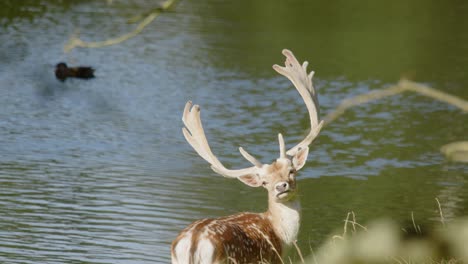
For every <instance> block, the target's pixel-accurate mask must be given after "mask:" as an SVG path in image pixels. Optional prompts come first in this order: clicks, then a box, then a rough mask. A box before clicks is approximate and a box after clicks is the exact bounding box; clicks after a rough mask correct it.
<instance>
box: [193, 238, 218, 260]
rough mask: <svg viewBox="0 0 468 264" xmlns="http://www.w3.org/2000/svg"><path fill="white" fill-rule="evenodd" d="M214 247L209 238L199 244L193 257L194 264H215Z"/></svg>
mask: <svg viewBox="0 0 468 264" xmlns="http://www.w3.org/2000/svg"><path fill="white" fill-rule="evenodd" d="M213 257H214V246H213V244H212V243H211V241H210V240H209V239H207V238H203V239H201V240H200V241H199V242H198V247H197V249H196V251H195V254H194V256H193V260H194V263H199V264H211V263H213V262H214V259H213ZM187 263H188V262H187Z"/></svg>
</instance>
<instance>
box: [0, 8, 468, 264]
mask: <svg viewBox="0 0 468 264" xmlns="http://www.w3.org/2000/svg"><path fill="white" fill-rule="evenodd" d="M7 2H9V1H7ZM238 2H239V3H236V4H234V3H222V2H216V1H199V2H197V3H191V2H188V1H182V2H180V3H179V4H178V5H177V6H176V7H175V8H174V9H173V10H172V11H171V12H168V13H165V14H163V15H162V16H160V17H159V18H157V20H156V21H154V22H153V23H152V24H151V25H150V26H148V27H147V28H146V29H145V30H144V31H143V33H142V34H141V35H139V36H137V37H136V38H133V39H131V40H129V41H127V42H124V43H121V44H119V45H116V46H111V47H106V48H100V49H76V50H73V51H72V52H71V53H68V54H65V53H64V52H63V45H64V44H65V43H66V42H67V39H68V37H69V36H70V35H71V34H72V32H73V31H74V30H75V29H80V32H81V35H82V37H83V38H84V39H87V40H102V39H104V38H107V37H111V36H117V35H120V34H123V33H125V32H128V31H129V30H131V29H132V28H134V26H135V25H133V24H127V23H126V19H128V18H130V17H132V16H134V15H137V14H141V13H145V12H146V11H148V10H150V9H151V8H154V3H152V2H151V1H148V2H145V1H133V2H131V3H123V2H121V1H113V2H112V4H108V3H107V2H106V1H94V2H84V3H81V4H75V3H74V4H69V3H68V4H64V3H62V2H61V1H49V2H48V1H42V2H40V3H37V2H32V3H26V2H25V3H23V4H21V5H20V4H18V3H17V2H16V1H11V3H10V5H12V6H13V7H11V8H10V9H6V10H7V11H5V13H2V14H3V17H2V20H1V21H2V33H1V34H0V58H1V60H0V153H1V154H0V262H1V263H167V262H169V256H170V254H169V248H170V243H171V241H172V239H173V238H174V237H175V236H176V235H177V232H179V231H180V230H181V229H182V228H183V227H184V226H186V225H187V224H188V223H190V222H192V221H194V220H196V219H199V218H203V217H208V216H210V217H211V216H223V215H227V214H230V213H234V212H238V211H244V210H248V211H262V210H265V207H266V194H265V192H264V191H263V190H254V189H251V188H249V187H246V186H244V185H242V184H241V183H240V182H238V181H234V180H229V179H225V178H223V177H221V176H218V175H216V174H215V173H213V172H212V171H211V170H210V169H209V166H208V165H207V164H206V163H205V162H204V160H202V159H201V158H199V157H198V156H197V155H196V154H195V152H194V151H193V150H192V149H191V148H190V146H189V145H188V144H187V143H186V142H185V140H184V138H183V136H182V133H181V127H182V123H181V120H180V117H181V113H182V110H183V106H184V104H185V102H186V101H187V100H193V101H194V102H195V103H197V104H200V105H201V106H202V118H203V120H204V126H205V131H206V133H207V136H208V138H209V141H210V144H211V146H212V149H213V152H214V153H216V154H217V155H218V156H219V157H220V159H221V160H222V161H223V162H224V163H226V165H227V166H229V167H235V168H239V167H244V166H249V164H248V163H247V162H246V161H243V159H242V158H241V156H240V154H239V153H238V152H237V148H238V146H240V145H241V146H243V147H245V148H246V149H247V150H249V152H251V153H253V154H255V156H256V157H258V158H259V159H261V160H263V161H264V162H270V161H271V160H273V159H274V158H276V157H277V154H278V153H277V152H278V146H277V143H276V134H277V133H278V132H282V133H283V134H284V135H285V137H286V141H287V143H288V144H289V145H293V144H295V143H296V142H298V141H299V140H300V139H301V138H302V137H303V136H304V135H305V133H306V132H307V129H308V124H307V122H308V118H307V115H306V109H305V106H304V105H303V103H302V101H301V99H300V96H299V95H298V94H297V92H296V91H295V89H293V88H292V86H291V85H290V83H289V82H288V81H287V80H286V79H285V78H283V77H281V76H278V75H277V74H275V73H274V72H273V70H271V65H272V64H273V63H282V62H283V60H284V59H283V57H282V55H281V53H280V51H281V49H282V48H285V47H286V48H290V49H292V50H293V51H294V52H295V53H296V55H297V56H298V57H299V58H300V60H304V59H307V60H309V61H310V65H311V67H312V68H313V69H314V70H316V72H317V74H316V79H315V85H316V87H317V89H318V91H319V94H320V103H321V110H322V113H328V112H330V111H332V110H333V109H334V107H336V106H337V105H338V103H339V101H340V100H342V99H344V98H347V97H351V96H354V95H357V94H361V93H365V92H367V91H370V90H373V89H379V88H382V87H385V86H386V85H388V84H391V83H394V82H396V81H397V80H398V79H399V78H400V77H402V76H403V77H409V78H413V79H415V80H417V81H420V82H424V83H427V84H429V85H432V86H434V87H436V88H440V89H442V90H444V91H446V92H449V93H453V94H455V95H457V96H460V97H462V98H465V99H467V98H468V93H467V91H468V88H467V87H468V77H467V76H466V69H467V68H468V55H467V54H468V53H466V52H467V51H468V46H466V44H464V43H468V39H467V35H466V34H464V33H463V32H465V31H464V30H465V29H466V25H467V21H468V20H467V19H466V18H465V17H464V15H463V14H464V13H463V10H465V11H466V10H467V8H466V7H464V6H456V8H455V7H452V6H450V5H447V6H436V4H435V3H434V4H432V5H427V6H425V8H422V11H421V10H420V11H421V15H420V16H417V17H413V16H408V15H407V13H408V12H409V13H410V11H408V10H407V9H409V10H411V9H412V8H413V7H412V6H406V4H404V3H400V4H398V3H396V4H395V6H394V7H386V8H383V7H379V6H374V7H372V6H371V7H367V8H368V9H364V10H362V9H359V7H358V6H351V7H348V6H343V7H339V6H338V7H337V6H333V5H331V4H328V3H327V2H325V1H323V3H317V4H305V3H302V4H299V3H295V4H290V5H289V6H283V5H282V4H280V3H276V4H271V3H263V4H260V3H251V2H250V1H244V2H245V3H242V1H238ZM414 5H415V6H414V8H416V4H414ZM420 5H425V4H421V3H420ZM349 8H357V10H361V11H356V12H351V13H349V12H344V11H343V10H347V9H349ZM387 9H388V10H387ZM418 10H419V9H418ZM434 10H437V11H438V12H446V13H450V16H443V15H442V16H441V15H440V14H438V15H437V17H438V18H439V19H441V17H442V18H443V17H446V19H445V20H443V21H437V22H434V23H436V25H437V26H438V27H431V25H432V24H431V21H432V20H431V19H430V18H431V17H432V16H431V12H433V11H434ZM395 12H396V13H395ZM398 12H400V13H398ZM395 14H398V15H395ZM454 16H455V17H457V18H458V20H456V22H454V18H453V17H454ZM390 18H392V19H393V20H392V21H397V22H395V23H394V24H392V25H390V24H388V23H390V22H388V23H387V20H386V19H390ZM390 20H391V19H390ZM428 28H431V30H433V31H429V30H428ZM448 29H450V31H449V30H448ZM457 29H460V30H457ZM434 42H435V43H434ZM59 61H67V62H68V63H69V64H72V65H78V64H82V65H92V66H93V67H95V68H96V69H97V71H96V76H97V77H96V78H95V79H93V80H89V81H83V80H67V81H66V82H64V83H61V82H59V81H57V80H56V79H55V77H54V75H53V69H54V65H55V64H56V63H58V62H59ZM466 124H468V118H467V116H466V114H462V113H460V111H459V110H458V109H456V108H454V107H452V106H448V105H446V104H443V103H439V102H435V101H433V100H431V99H427V98H424V97H421V96H419V95H414V94H404V95H398V96H396V97H394V98H387V99H384V100H383V101H379V102H375V103H370V104H367V105H363V106H360V107H357V108H354V109H352V110H350V111H349V112H348V113H346V114H345V115H344V116H342V117H341V118H340V119H338V120H337V121H335V122H334V123H332V124H331V125H329V126H327V127H326V128H324V129H323V132H322V134H321V136H320V138H319V139H318V140H317V141H316V143H315V144H314V145H313V146H312V149H311V152H310V154H309V162H308V164H307V166H306V167H305V168H304V169H303V170H302V171H301V172H300V180H299V185H300V191H301V202H302V205H303V212H302V213H303V222H302V226H301V232H300V236H299V244H300V246H301V248H302V249H303V253H304V255H308V254H309V253H310V251H309V247H311V246H312V247H314V248H315V247H317V246H318V245H319V244H320V243H322V242H323V241H324V239H325V238H326V237H327V235H329V234H330V233H332V232H341V230H340V228H341V226H342V224H343V219H344V218H345V217H346V214H347V212H348V211H354V212H355V213H356V215H357V217H358V221H360V222H362V223H366V221H368V220H370V219H374V218H378V217H391V218H393V219H396V220H398V221H402V222H404V221H407V220H408V219H410V215H411V213H412V212H413V213H414V215H415V218H416V219H417V221H418V222H420V223H425V224H437V223H438V221H439V219H438V216H439V212H438V207H437V203H436V201H435V198H436V197H437V198H438V199H439V200H440V201H441V204H442V207H443V210H444V213H445V216H446V217H447V218H448V219H452V218H453V217H457V216H463V215H465V214H466V213H467V208H468V206H467V200H466V199H467V195H466V193H468V192H467V191H468V190H467V187H466V180H467V177H468V175H467V174H468V168H467V167H466V165H463V164H453V163H449V162H447V161H445V160H444V157H443V156H442V155H441V154H440V152H439V147H440V146H442V145H443V144H446V143H449V142H452V141H456V140H467V137H468V133H467V131H468V129H467V125H466ZM337 229H338V231H336V230H337Z"/></svg>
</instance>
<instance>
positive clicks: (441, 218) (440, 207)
mask: <svg viewBox="0 0 468 264" xmlns="http://www.w3.org/2000/svg"><path fill="white" fill-rule="evenodd" d="M435 200H436V201H437V204H438V205H439V214H440V221H441V222H442V226H444V227H445V218H444V214H443V213H442V206H441V205H440V202H439V199H437V197H436V198H435Z"/></svg>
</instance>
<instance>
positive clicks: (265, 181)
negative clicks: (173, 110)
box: [182, 49, 323, 202]
mask: <svg viewBox="0 0 468 264" xmlns="http://www.w3.org/2000/svg"><path fill="white" fill-rule="evenodd" d="M282 53H283V55H285V56H286V61H285V66H284V67H281V66H278V65H273V69H274V70H276V71H277V72H278V73H280V74H282V75H284V76H285V77H287V78H288V79H289V80H290V81H291V82H292V83H293V84H294V86H295V87H296V89H297V91H298V92H299V94H300V95H301V97H302V99H303V100H304V103H305V105H306V107H307V110H308V113H309V118H310V126H311V128H310V132H309V134H308V135H307V136H306V137H305V138H304V139H303V140H302V141H301V142H300V143H298V144H297V145H296V146H294V147H292V148H291V149H289V150H286V147H285V143H284V140H283V136H282V135H281V134H278V141H279V150H280V154H279V157H278V158H277V159H276V160H275V161H274V162H273V163H272V164H262V163H261V162H260V161H258V160H257V159H256V158H254V157H253V156H252V155H250V154H249V153H248V152H247V151H245V150H244V149H243V148H242V147H240V148H239V151H240V153H241V155H242V156H244V158H245V159H247V160H248V161H249V162H250V163H252V164H253V166H252V167H248V168H243V169H235V170H232V169H227V168H226V167H224V165H223V164H222V163H221V162H220V161H219V160H218V158H217V157H216V156H215V155H214V154H213V152H212V151H211V149H210V146H209V145H208V141H207V139H206V136H205V132H204V130H203V126H202V123H201V119H200V107H199V106H198V105H193V104H192V102H191V101H189V102H187V104H186V105H185V109H184V113H183V116H182V121H183V123H184V125H185V127H184V128H183V129H182V132H183V134H184V136H185V139H186V140H187V141H188V143H189V144H190V145H191V146H192V147H193V149H195V151H196V152H197V153H198V155H200V156H201V157H202V158H203V159H205V160H206V161H207V162H208V163H209V164H210V165H211V169H213V171H215V172H216V173H218V174H220V175H222V176H224V177H228V178H237V179H239V180H240V181H242V182H243V183H245V184H247V185H249V186H251V187H259V186H263V187H264V188H266V189H267V190H268V193H269V197H270V199H273V200H275V201H278V202H281V201H288V200H290V199H291V198H293V197H294V196H295V192H296V182H295V176H296V173H297V171H299V170H300V169H301V168H302V167H303V166H304V165H305V162H306V160H307V155H308V153H309V147H308V146H309V144H311V143H312V141H313V140H314V139H315V138H316V137H317V135H318V134H319V132H320V129H321V128H322V125H323V120H322V121H319V104H318V99H317V94H316V92H315V89H314V87H313V85H312V77H313V75H314V72H313V71H312V72H310V73H309V74H307V65H308V63H307V62H304V63H303V64H302V65H300V64H299V62H298V61H297V59H296V58H295V57H294V55H293V53H292V52H291V51H289V50H286V49H285V50H283V52H282Z"/></svg>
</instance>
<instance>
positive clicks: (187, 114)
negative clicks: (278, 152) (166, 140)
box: [182, 101, 260, 178]
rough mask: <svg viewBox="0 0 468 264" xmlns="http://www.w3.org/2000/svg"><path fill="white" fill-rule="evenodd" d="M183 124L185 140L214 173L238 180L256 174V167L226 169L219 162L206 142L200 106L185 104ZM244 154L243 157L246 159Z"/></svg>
mask: <svg viewBox="0 0 468 264" xmlns="http://www.w3.org/2000/svg"><path fill="white" fill-rule="evenodd" d="M182 122H183V123H184V125H185V127H184V128H182V133H183V134H184V137H185V139H186V140H187V142H188V143H189V144H190V145H191V146H192V148H193V149H194V150H195V151H196V152H197V153H198V155H200V157H202V158H203V159H204V160H206V161H207V162H208V163H210V164H211V169H212V170H213V171H215V172H216V173H218V174H221V175H223V176H225V177H229V178H237V177H240V176H243V175H247V174H250V173H252V172H254V170H255V168H256V167H255V166H254V167H250V168H245V169H239V170H229V169H226V167H224V165H223V164H222V163H221V162H220V161H219V160H218V158H217V157H216V156H215V155H214V154H213V152H211V149H210V146H209V144H208V141H207V140H206V136H205V131H204V130H203V126H202V123H201V118H200V106H198V105H193V104H192V102H191V101H188V102H187V103H186V104H185V108H184V113H183V115H182ZM241 153H242V151H241ZM244 153H246V154H247V156H248V157H251V158H252V159H248V160H249V161H251V162H252V161H253V160H255V158H253V157H252V156H251V155H250V154H248V153H247V152H245V151H244ZM244 153H243V154H242V155H244V157H246V156H245V154H244ZM255 161H256V160H255ZM257 162H258V161H257ZM258 163H259V162H258ZM259 164H260V163H259Z"/></svg>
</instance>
